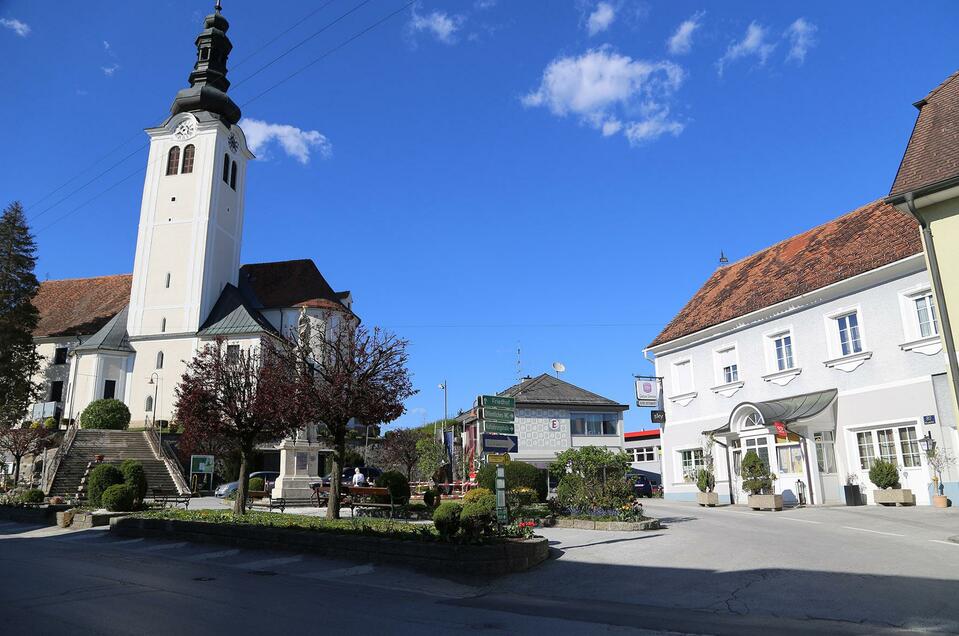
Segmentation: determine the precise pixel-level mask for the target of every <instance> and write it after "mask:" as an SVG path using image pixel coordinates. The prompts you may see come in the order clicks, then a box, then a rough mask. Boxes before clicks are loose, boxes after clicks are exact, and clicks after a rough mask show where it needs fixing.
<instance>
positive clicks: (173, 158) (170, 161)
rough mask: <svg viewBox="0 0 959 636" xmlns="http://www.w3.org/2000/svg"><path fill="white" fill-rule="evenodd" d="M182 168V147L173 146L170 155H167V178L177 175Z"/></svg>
mask: <svg viewBox="0 0 959 636" xmlns="http://www.w3.org/2000/svg"><path fill="white" fill-rule="evenodd" d="M179 167H180V147H179V146H173V147H172V148H170V154H168V155H167V160H166V173H167V176H170V175H171V174H176V173H177V169H178V168H179Z"/></svg>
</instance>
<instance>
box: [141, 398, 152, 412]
mask: <svg viewBox="0 0 959 636" xmlns="http://www.w3.org/2000/svg"><path fill="white" fill-rule="evenodd" d="M143 410H144V411H146V412H147V413H149V412H151V411H152V410H153V396H152V395H148V396H147V399H146V404H144V405H143Z"/></svg>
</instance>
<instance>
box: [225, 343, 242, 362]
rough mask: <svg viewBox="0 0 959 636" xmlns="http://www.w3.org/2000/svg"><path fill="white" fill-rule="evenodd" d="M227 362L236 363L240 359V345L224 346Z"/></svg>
mask: <svg viewBox="0 0 959 636" xmlns="http://www.w3.org/2000/svg"><path fill="white" fill-rule="evenodd" d="M226 359H227V362H236V361H237V360H239V359H240V345H236V344H231V345H227V346H226Z"/></svg>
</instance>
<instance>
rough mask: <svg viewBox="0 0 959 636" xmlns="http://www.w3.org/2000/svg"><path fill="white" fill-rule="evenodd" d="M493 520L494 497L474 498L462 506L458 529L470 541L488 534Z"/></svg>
mask: <svg viewBox="0 0 959 636" xmlns="http://www.w3.org/2000/svg"><path fill="white" fill-rule="evenodd" d="M495 520H496V497H495V496H493V495H492V494H485V495H480V496H478V497H474V498H473V500H472V501H470V502H468V503H465V504H463V510H462V512H460V527H461V528H462V529H463V533H464V534H465V535H466V536H467V537H468V538H469V539H471V540H476V539H479V538H480V537H482V536H484V535H487V534H489V533H490V531H491V530H492V527H493V522H494V521H495Z"/></svg>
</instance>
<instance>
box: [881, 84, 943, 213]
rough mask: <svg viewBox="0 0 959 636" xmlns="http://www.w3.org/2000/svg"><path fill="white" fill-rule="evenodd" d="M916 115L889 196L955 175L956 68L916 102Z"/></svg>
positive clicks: (911, 190)
mask: <svg viewBox="0 0 959 636" xmlns="http://www.w3.org/2000/svg"><path fill="white" fill-rule="evenodd" d="M916 107H917V108H919V116H918V117H917V118H916V125H915V127H914V128H913V130H912V135H911V136H910V138H909V145H907V146H906V152H905V154H904V155H903V157H902V163H901V164H899V172H897V173H896V179H895V181H894V182H893V184H892V190H891V191H890V192H889V194H890V195H898V194H904V193H906V192H913V191H915V190H918V189H920V188H923V187H925V186H929V185H932V184H936V183H939V182H940V181H944V180H946V179H951V178H953V177H957V176H959V71H956V72H955V73H953V74H952V75H950V76H949V77H948V78H946V80H945V81H944V82H943V83H942V84H940V85H939V86H937V87H936V88H935V89H933V90H932V92H930V93H929V94H928V95H926V97H925V98H923V99H922V100H920V101H918V102H916Z"/></svg>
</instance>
